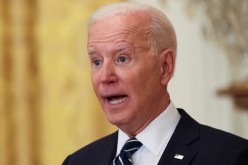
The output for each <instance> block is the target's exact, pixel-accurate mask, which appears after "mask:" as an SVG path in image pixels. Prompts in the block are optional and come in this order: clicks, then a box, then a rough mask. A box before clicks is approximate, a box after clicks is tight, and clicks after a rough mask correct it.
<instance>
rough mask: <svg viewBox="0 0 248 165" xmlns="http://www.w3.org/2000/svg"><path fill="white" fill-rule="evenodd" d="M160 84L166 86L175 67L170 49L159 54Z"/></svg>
mask: <svg viewBox="0 0 248 165" xmlns="http://www.w3.org/2000/svg"><path fill="white" fill-rule="evenodd" d="M159 55H160V65H161V84H162V85H167V84H168V83H169V81H170V79H171V77H172V75H173V71H174V65H175V53H174V51H173V50H172V49H166V50H164V51H163V52H161V53H160V54H159Z"/></svg>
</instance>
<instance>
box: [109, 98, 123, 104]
mask: <svg viewBox="0 0 248 165" xmlns="http://www.w3.org/2000/svg"><path fill="white" fill-rule="evenodd" d="M127 98H128V97H123V98H121V99H117V100H111V101H108V102H109V104H111V105H119V104H121V103H123V102H125V101H126V100H127Z"/></svg>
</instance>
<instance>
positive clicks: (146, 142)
mask: <svg viewBox="0 0 248 165" xmlns="http://www.w3.org/2000/svg"><path fill="white" fill-rule="evenodd" d="M179 119H180V114H179V112H178V111H177V109H176V108H175V106H174V104H173V103H172V102H170V104H169V105H168V107H167V108H166V109H165V110H164V111H163V112H162V113H161V114H160V115H159V116H158V117H157V118H155V119H154V120H153V121H152V122H151V123H150V124H149V125H148V126H147V127H146V128H145V129H144V130H143V131H142V132H140V133H139V134H138V135H137V136H136V138H137V139H138V140H139V141H140V142H141V143H142V144H143V146H144V147H146V148H147V149H148V150H150V151H151V152H152V153H153V154H155V155H158V154H159V152H160V151H161V149H162V148H163V146H164V145H167V143H168V141H169V139H170V137H171V135H172V134H173V132H174V130H175V128H176V125H177V123H178V121H179ZM128 139H129V137H128V135H126V134H125V133H124V132H123V131H122V130H119V131H118V145H117V152H116V154H117V155H118V154H119V153H120V150H121V148H122V146H123V145H124V143H125V142H126V141H127V140H128ZM151 139H152V140H151Z"/></svg>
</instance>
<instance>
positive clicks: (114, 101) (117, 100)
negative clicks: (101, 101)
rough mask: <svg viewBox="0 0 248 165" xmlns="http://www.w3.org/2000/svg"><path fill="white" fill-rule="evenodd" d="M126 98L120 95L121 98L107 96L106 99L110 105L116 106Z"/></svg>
mask: <svg viewBox="0 0 248 165" xmlns="http://www.w3.org/2000/svg"><path fill="white" fill-rule="evenodd" d="M127 98H128V96H127V95H121V96H109V97H107V98H106V99H107V100H108V102H109V103H110V104H112V105H116V104H120V103H122V102H124V101H125V100H126V99H127Z"/></svg>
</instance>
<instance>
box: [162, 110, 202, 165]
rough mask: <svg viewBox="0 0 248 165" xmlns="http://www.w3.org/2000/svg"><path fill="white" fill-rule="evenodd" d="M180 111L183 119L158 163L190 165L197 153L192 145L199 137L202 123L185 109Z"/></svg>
mask: <svg viewBox="0 0 248 165" xmlns="http://www.w3.org/2000/svg"><path fill="white" fill-rule="evenodd" d="M178 111H179V113H180V114H181V119H180V121H179V123H178V125H177V128H176V130H175V132H174V133H173V135H172V137H171V139H170V141H169V143H168V145H167V147H166V149H165V151H164V153H163V155H162V157H161V159H160V161H159V163H158V165H164V164H170V165H189V164H190V162H192V161H193V159H194V157H195V156H196V154H197V151H196V150H195V149H194V148H193V147H191V145H192V144H193V143H194V142H195V141H197V140H198V139H199V129H200V127H199V126H200V125H199V123H197V122H196V121H195V120H194V119H192V118H191V117H190V116H189V115H188V114H187V113H186V112H185V111H184V110H182V109H178ZM176 155H177V156H176Z"/></svg>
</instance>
